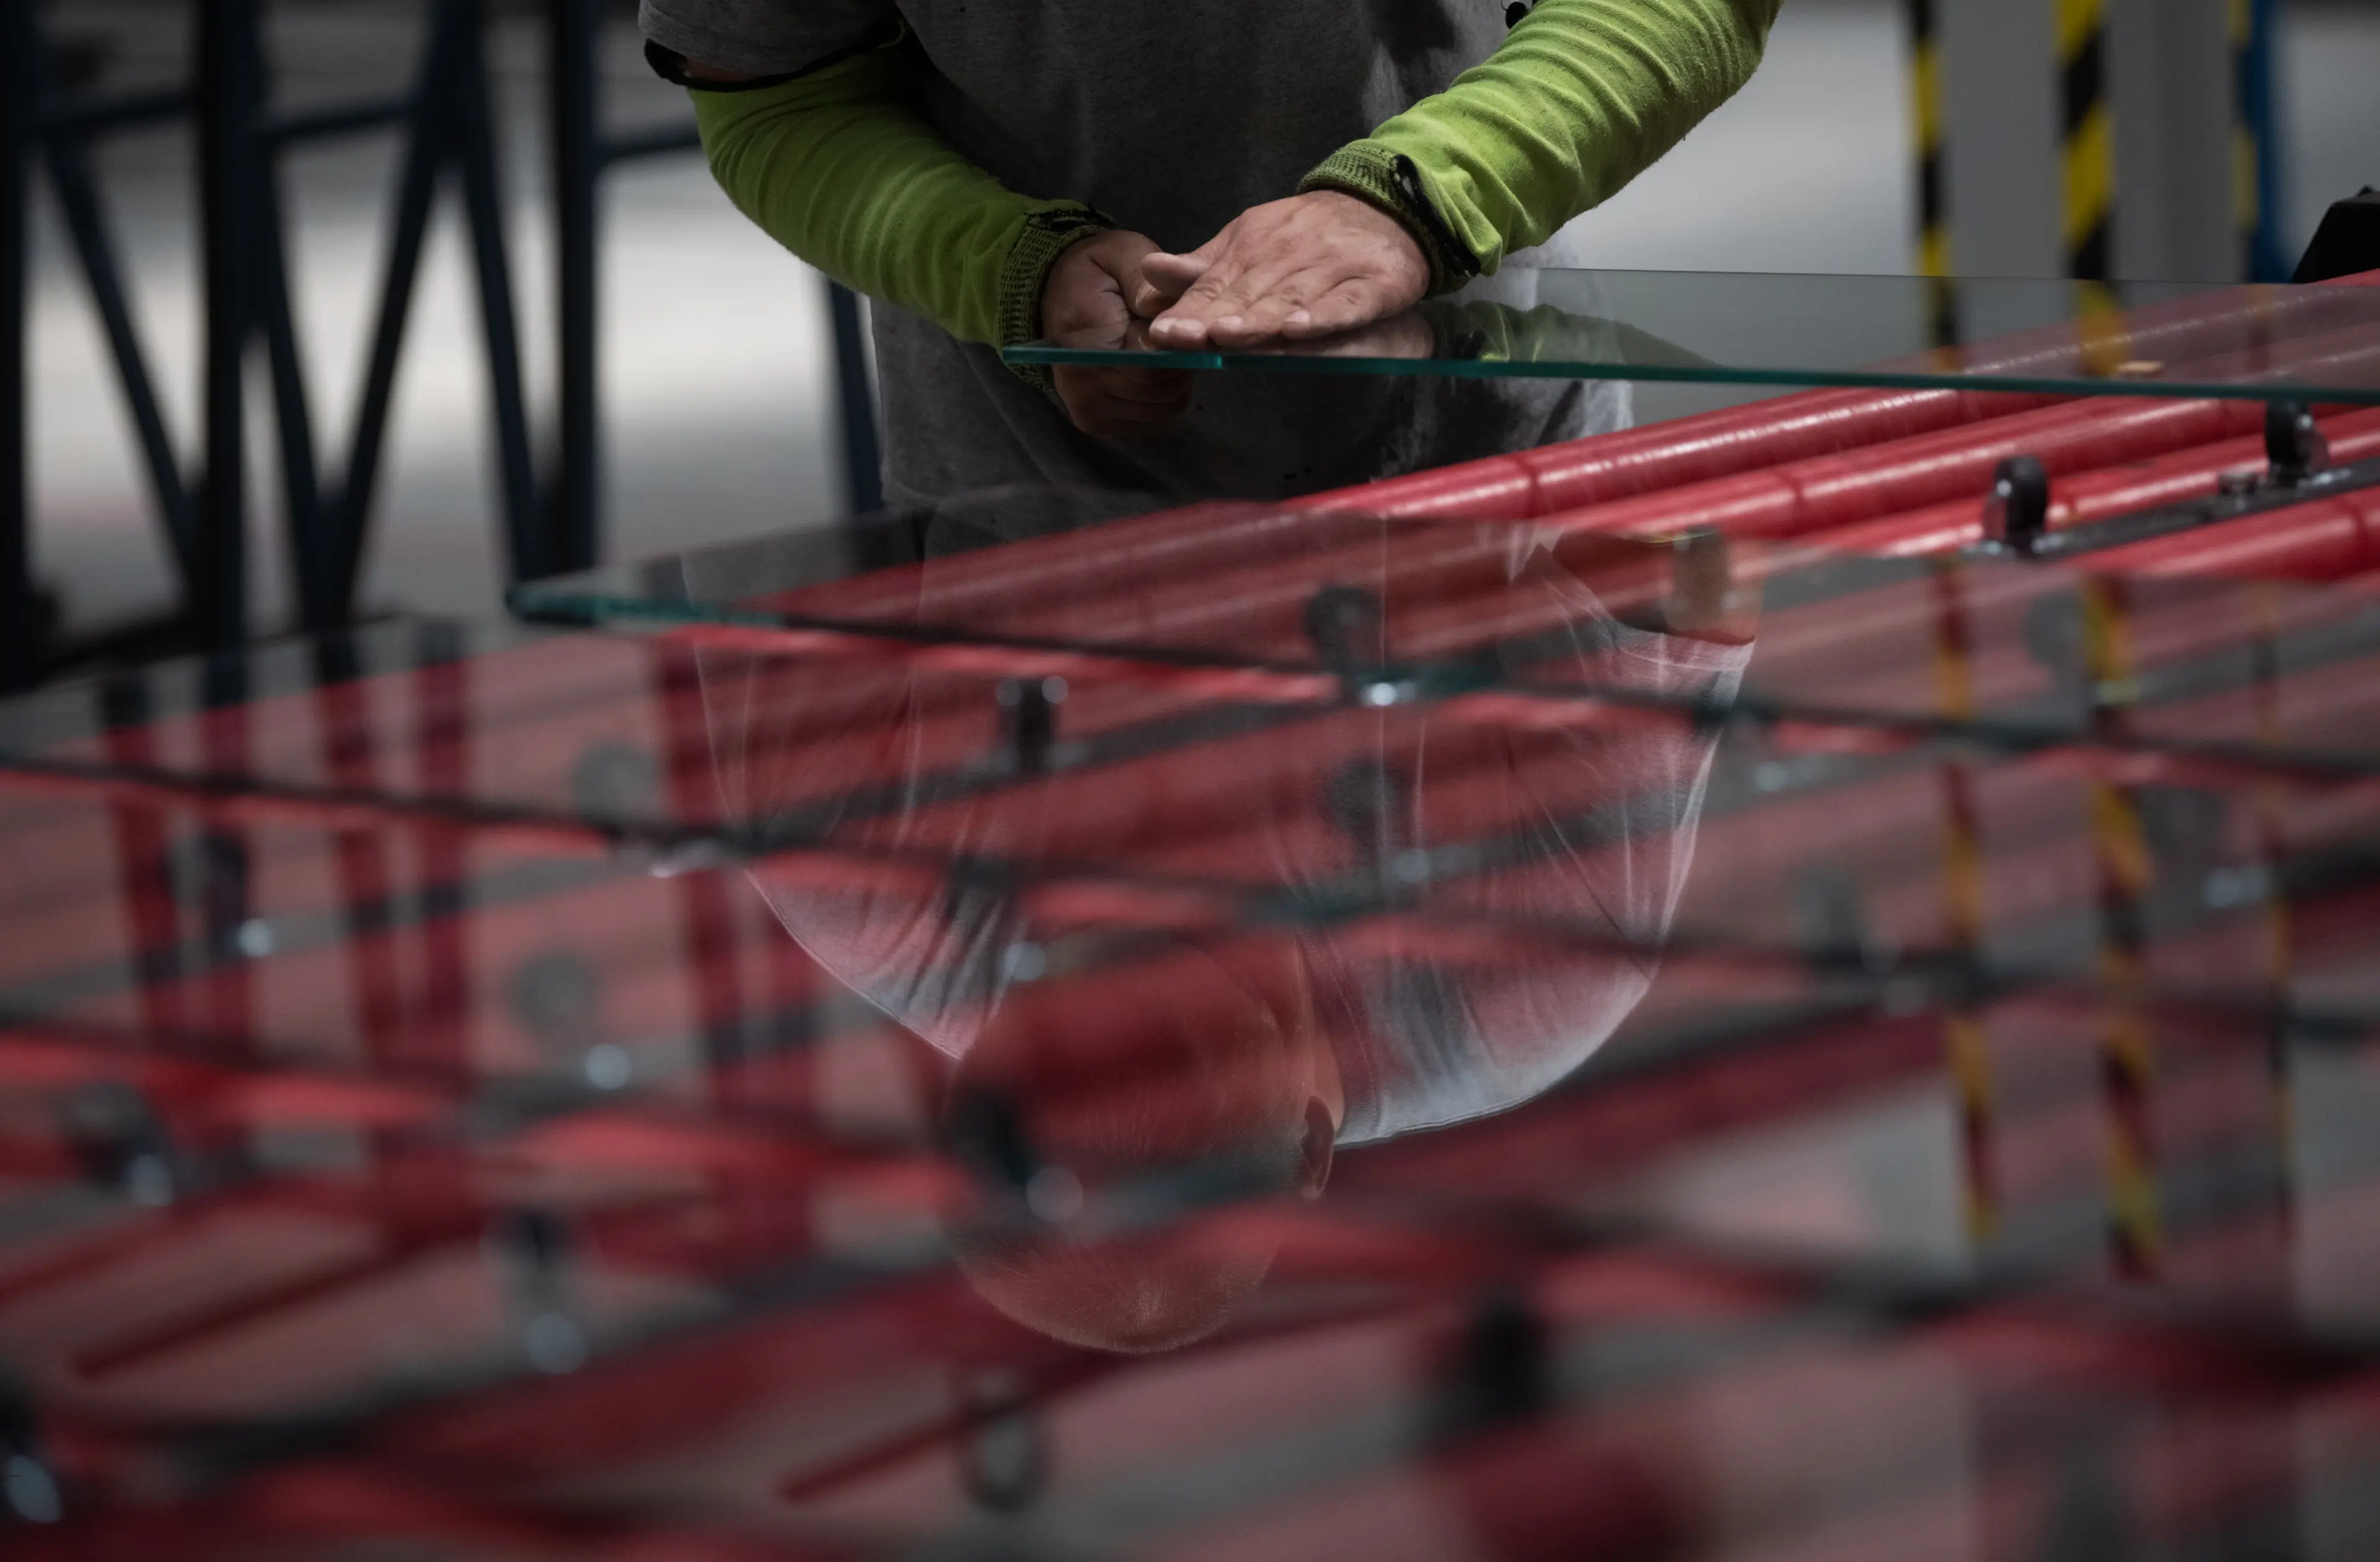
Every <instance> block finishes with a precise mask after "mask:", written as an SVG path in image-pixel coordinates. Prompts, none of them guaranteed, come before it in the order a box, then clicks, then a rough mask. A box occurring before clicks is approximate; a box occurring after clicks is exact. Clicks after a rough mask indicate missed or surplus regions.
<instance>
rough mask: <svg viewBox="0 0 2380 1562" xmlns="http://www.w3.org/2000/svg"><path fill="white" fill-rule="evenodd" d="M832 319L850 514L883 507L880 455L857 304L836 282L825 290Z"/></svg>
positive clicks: (865, 340)
mask: <svg viewBox="0 0 2380 1562" xmlns="http://www.w3.org/2000/svg"><path fill="white" fill-rule="evenodd" d="M826 286H827V307H828V309H829V310H830V311H832V314H833V317H834V382H835V388H836V389H837V391H838V392H839V393H840V395H839V397H838V399H839V401H840V403H841V406H842V412H843V481H844V494H845V496H846V497H847V499H848V501H849V503H850V506H851V513H852V514H853V515H856V516H860V515H872V514H874V513H875V512H876V511H878V510H880V509H882V508H883V507H884V474H883V455H882V452H881V451H880V449H879V448H878V446H877V443H876V392H875V390H874V388H873V387H872V386H871V385H870V384H868V328H867V325H866V323H864V322H863V321H862V320H861V319H860V314H859V300H858V299H857V298H856V297H854V296H853V294H852V291H851V289H850V288H848V287H844V285H843V284H842V283H840V282H830V283H828V284H827V285H826Z"/></svg>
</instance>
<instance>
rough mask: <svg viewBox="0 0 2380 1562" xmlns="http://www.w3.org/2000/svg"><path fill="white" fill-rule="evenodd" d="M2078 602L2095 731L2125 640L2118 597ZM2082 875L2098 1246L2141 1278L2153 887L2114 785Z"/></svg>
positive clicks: (2147, 1236) (2150, 1132)
mask: <svg viewBox="0 0 2380 1562" xmlns="http://www.w3.org/2000/svg"><path fill="white" fill-rule="evenodd" d="M2077 587H2078V589H2079V590H2080V592H2081V593H2082V597H2083V662H2084V665H2085V667H2086V668H2087V669H2088V671H2089V675H2090V677H2091V681H2092V685H2093V690H2094V698H2095V702H2096V703H2097V706H2098V709H2099V711H2100V713H2101V715H2100V726H2101V729H2102V730H2103V731H2112V730H2114V729H2115V728H2117V727H2119V726H2120V725H2121V716H2120V713H2121V712H2122V710H2123V709H2124V708H2125V707H2126V705H2128V704H2129V703H2130V700H2131V677H2132V673H2131V666H2132V656H2131V633H2130V628H2129V625H2128V622H2127V619H2128V614H2127V611H2126V607H2125V604H2124V599H2123V590H2122V587H2121V586H2120V584H2119V583H2118V582H2117V581H2114V580H2107V579H2104V578H2101V577H2097V576H2090V577H2085V578H2084V579H2083V580H2080V581H2078V582H2077ZM2089 807H2090V833H2091V855H2092V865H2093V869H2094V871H2095V877H2096V880H2097V885H2098V901H2099V983H2100V988H2101V992H2102V994H2103V998H2102V1007H2101V1013H2100V1021H2099V1066H2100V1078H2101V1080H2102V1085H2103V1099H2104V1101H2105V1103H2106V1105H2107V1216H2108V1240H2109V1243H2110V1246H2111V1247H2112V1248H2113V1250H2114V1253H2115V1260H2116V1268H2117V1271H2118V1272H2119V1274H2121V1275H2126V1276H2128V1277H2131V1278H2147V1277H2149V1276H2152V1275H2155V1273H2156V1269H2157V1259H2158V1253H2159V1251H2160V1250H2161V1249H2162V1247H2163V1246H2164V1243H2163V1240H2162V1225H2161V1215H2160V1214H2159V1210H2158V1198H2157V1167H2156V1135H2155V1064H2156V1057H2155V1044H2154V1038H2153V1037H2152V1035H2151V1033H2150V1029H2149V1017H2148V1009H2147V1002H2146V999H2147V989H2148V927H2147V916H2146V912H2147V904H2148V897H2149V892H2150V890H2151V888H2152V887H2153V885H2154V881H2155V862H2154V860H2153V859H2152V858H2151V857H2150V854H2149V843H2148V831H2147V830H2146V828H2145V827H2144V826H2143V824H2142V820H2141V809H2140V799H2139V797H2138V795H2137V794H2136V793H2135V792H2134V790H2133V789H2132V788H2131V787H2128V786H2124V785H2122V784H2120V783H2117V782H2111V781H2104V780H2095V781H2094V782H2092V783H2091V788H2090V799H2089Z"/></svg>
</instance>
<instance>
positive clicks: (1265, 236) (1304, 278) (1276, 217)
mask: <svg viewBox="0 0 2380 1562" xmlns="http://www.w3.org/2000/svg"><path fill="white" fill-rule="evenodd" d="M1142 275H1143V277H1144V278H1145V285H1144V287H1143V288H1142V290H1141V292H1140V293H1139V294H1138V295H1136V296H1135V298H1134V299H1133V300H1132V304H1133V312H1134V313H1135V314H1137V315H1143V316H1154V317H1155V318H1154V319H1153V320H1152V321H1151V322H1150V324H1149V327H1148V339H1149V345H1150V346H1152V347H1157V348H1169V349H1182V348H1203V347H1208V346H1212V347H1219V348H1241V347H1253V346H1256V345H1257V344H1260V343H1264V342H1270V341H1279V340H1287V341H1307V340H1311V339H1312V338H1314V337H1317V336H1332V335H1335V334H1337V333H1338V332H1341V331H1353V330H1355V329H1356V328H1358V327H1360V326H1365V325H1369V324H1370V323H1373V322H1374V321H1377V320H1384V319H1386V318H1388V317H1389V316H1390V315H1394V314H1400V313H1403V311H1406V310H1408V309H1411V308H1412V307H1413V306H1414V305H1415V304H1417V303H1419V302H1420V301H1421V300H1422V299H1423V297H1424V296H1425V295H1427V293H1428V291H1429V262H1428V260H1427V258H1426V257H1425V256H1424V255H1423V254H1422V250H1421V246H1420V245H1419V244H1417V243H1415V241H1414V237H1413V235H1412V234H1410V233H1408V232H1407V231H1406V230H1405V226H1404V225H1403V223H1401V222H1399V221H1397V219H1396V218H1394V217H1392V216H1390V215H1389V214H1387V213H1386V212H1383V211H1381V210H1380V209H1379V208H1378V207H1377V206H1374V205H1372V204H1371V203H1370V202H1368V201H1358V200H1357V199H1356V198H1355V197H1354V196H1352V195H1342V194H1341V193H1340V192H1339V191H1337V190H1330V189H1318V190H1313V191H1310V192H1308V193H1307V194H1305V195H1294V196H1292V197H1290V198H1289V199H1288V200H1286V201H1268V202H1267V203H1266V204H1264V205H1262V206H1256V207H1251V208H1250V209H1249V210H1247V211H1245V212H1243V213H1242V214H1240V215H1239V216H1238V217H1236V218H1234V219H1233V221H1232V223H1231V224H1230V226H1226V227H1225V228H1224V229H1223V231H1222V232H1220V233H1219V234H1217V235H1216V236H1215V237H1214V238H1210V239H1208V241H1207V242H1206V243H1204V244H1202V245H1200V246H1199V247H1198V248H1197V249H1196V250H1193V251H1191V252H1190V253H1189V254H1186V255H1166V254H1153V255H1149V256H1147V257H1146V258H1145V259H1144V260H1143V262H1142Z"/></svg>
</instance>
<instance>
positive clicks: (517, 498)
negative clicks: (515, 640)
mask: <svg viewBox="0 0 2380 1562" xmlns="http://www.w3.org/2000/svg"><path fill="white" fill-rule="evenodd" d="M457 6H458V9H459V10H460V11H462V12H463V13H464V15H463V16H462V17H460V18H458V22H457V25H458V27H459V29H460V30H461V31H462V32H463V34H464V35H465V36H466V37H467V38H468V41H469V46H468V50H467V51H466V53H465V54H464V55H462V56H461V57H460V63H459V66H458V71H459V84H460V89H461V90H460V91H459V92H458V93H457V95H456V109H455V158H456V160H457V161H458V162H459V163H460V165H461V167H462V176H463V201H464V208H465V212H466V214H467V215H468V218H469V226H470V232H471V253H472V256H473V259H474V261H475V262H476V263H477V265H478V267H479V274H480V327H481V330H482V334H483V335H484V336H486V338H487V348H488V402H489V405H490V406H491V407H492V409H494V413H495V436H496V470H497V474H498V478H499V481H500V482H501V484H502V492H501V494H500V498H501V501H502V503H503V505H504V538H505V543H506V547H507V549H508V551H509V555H510V560H511V566H512V577H513V579H514V580H529V579H532V578H534V577H536V576H538V575H541V574H544V573H546V571H547V569H548V568H549V566H548V564H547V562H546V557H547V552H548V550H547V549H546V548H545V546H544V539H545V531H544V528H543V526H542V524H541V522H540V516H539V513H538V501H537V477H536V472H535V470H534V465H533V462H532V460H531V458H530V455H529V441H528V397H527V395H526V394H525V393H524V391H523V389H522V386H521V356H520V329H519V324H518V321H517V317H516V311H515V309H514V307H513V271H512V260H511V257H510V254H509V252H508V250H507V247H506V245H505V243H504V195H503V191H502V189H500V188H499V185H498V182H497V161H496V131H495V126H494V124H493V122H492V121H493V115H494V96H493V92H492V89H491V87H490V85H489V81H488V60H487V18H486V15H485V10H486V7H485V6H483V5H482V4H481V0H457Z"/></svg>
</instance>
